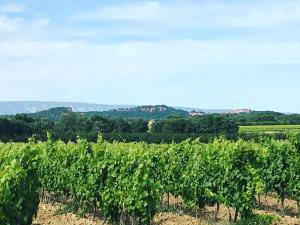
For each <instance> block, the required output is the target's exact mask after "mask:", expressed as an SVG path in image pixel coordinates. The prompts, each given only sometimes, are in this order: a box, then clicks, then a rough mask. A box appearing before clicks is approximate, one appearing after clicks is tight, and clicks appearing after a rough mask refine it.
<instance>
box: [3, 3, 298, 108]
mask: <svg viewBox="0 0 300 225" xmlns="http://www.w3.org/2000/svg"><path fill="white" fill-rule="evenodd" d="M299 99H300V0H248V1H247V0H245V1H240V0H194V1H187V0H185V1H183V0H182V1H180V0H178V1H176V0H175V1H171V0H166V1H163V0H162V1H141V0H139V1H127V0H119V1H116V0H111V1H99V0H75V1H74V0H63V1H62V0H51V1H50V0H49V1H41V0H26V1H25V0H23V1H22V0H10V1H7V0H0V100H1V101H5V100H42V101H81V102H92V103H103V104H104V103H106V104H167V105H173V106H191V107H199V108H241V107H247V108H252V109H256V110H277V111H284V112H299V113H300V104H299Z"/></svg>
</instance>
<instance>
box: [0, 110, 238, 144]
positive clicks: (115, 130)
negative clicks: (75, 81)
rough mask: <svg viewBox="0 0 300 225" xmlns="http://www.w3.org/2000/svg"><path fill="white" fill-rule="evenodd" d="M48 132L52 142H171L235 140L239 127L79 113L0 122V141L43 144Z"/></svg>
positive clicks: (206, 119) (205, 120) (202, 120)
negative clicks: (85, 140)
mask: <svg viewBox="0 0 300 225" xmlns="http://www.w3.org/2000/svg"><path fill="white" fill-rule="evenodd" d="M47 132H49V133H50V134H51V135H52V137H53V138H54V139H55V140H58V139H60V140H63V141H75V140H76V139H77V137H81V138H85V139H87V140H88V141H94V142H95V141H96V140H97V135H98V134H99V133H102V134H103V136H104V138H105V139H106V140H110V141H114V140H118V141H147V142H154V143H160V142H172V141H178V142H180V141H182V140H185V139H187V138H189V137H195V138H199V137H203V138H204V137H205V138H206V137H207V138H206V139H209V138H211V137H212V138H213V137H217V136H220V135H224V136H227V137H231V136H232V137H236V136H237V133H238V125H237V123H235V122H234V121H232V120H231V119H229V118H226V116H224V115H219V114H211V115H206V116H195V117H181V116H172V117H168V118H166V119H160V120H157V121H152V120H145V119H127V120H126V119H122V118H110V117H105V116H100V115H93V116H86V115H84V114H81V113H74V112H68V113H64V114H63V115H62V116H61V117H60V119H59V120H57V121H55V120H51V119H49V118H42V117H33V116H31V115H27V114H20V115H15V116H11V117H3V118H0V141H3V142H7V141H20V142H21V141H26V140H27V139H28V138H30V137H32V136H35V138H36V139H37V140H42V141H43V140H46V133H47Z"/></svg>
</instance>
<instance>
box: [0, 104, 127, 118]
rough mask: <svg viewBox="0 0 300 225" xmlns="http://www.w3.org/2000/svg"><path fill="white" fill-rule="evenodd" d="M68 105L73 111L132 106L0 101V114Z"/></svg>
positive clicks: (105, 109) (28, 111) (106, 109)
mask: <svg viewBox="0 0 300 225" xmlns="http://www.w3.org/2000/svg"><path fill="white" fill-rule="evenodd" d="M58 107H68V108H71V109H72V111H74V112H89V111H100V112H101V111H108V110H112V109H117V108H126V107H132V106H128V105H104V104H90V103H81V102H39V101H7V102H0V115H14V114H20V113H36V112H40V111H43V110H48V109H51V108H58Z"/></svg>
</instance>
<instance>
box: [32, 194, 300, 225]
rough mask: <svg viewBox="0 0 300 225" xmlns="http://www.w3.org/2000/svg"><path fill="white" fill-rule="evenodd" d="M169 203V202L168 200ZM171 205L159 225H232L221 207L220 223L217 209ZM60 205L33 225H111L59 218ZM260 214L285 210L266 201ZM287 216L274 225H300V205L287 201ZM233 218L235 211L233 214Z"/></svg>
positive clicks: (42, 211) (45, 209)
mask: <svg viewBox="0 0 300 225" xmlns="http://www.w3.org/2000/svg"><path fill="white" fill-rule="evenodd" d="M165 200H166V198H165ZM169 202H170V205H171V206H172V205H174V206H175V205H176V208H177V212H176V213H175V212H173V213H172V212H168V213H160V214H158V215H156V216H155V218H154V224H155V225H229V222H228V219H229V211H228V209H227V208H226V207H223V206H221V207H220V211H219V214H218V220H217V221H216V220H215V207H206V208H205V209H204V210H202V211H201V212H199V213H197V215H196V214H190V215H189V213H184V212H183V211H181V210H180V205H181V200H180V199H176V198H173V197H170V198H169ZM58 209H59V205H57V204H56V205H52V204H46V203H41V204H40V206H39V211H38V216H37V218H36V219H35V220H34V223H33V225H108V224H107V223H105V221H103V220H100V219H98V218H97V219H96V220H93V219H92V217H91V216H89V215H87V216H86V217H85V218H78V217H76V215H74V214H71V213H68V214H64V215H63V214H58V213H57V210H58ZM255 212H256V213H259V214H277V215H281V213H282V210H281V207H280V204H279V203H278V201H277V200H276V199H275V198H273V197H269V196H268V197H266V198H265V197H262V198H261V204H260V206H259V209H258V210H256V211H255ZM285 212H286V215H285V216H284V217H281V219H280V221H278V222H276V223H275V224H274V225H300V220H299V219H298V218H297V216H296V215H297V205H296V203H295V202H294V201H291V200H286V210H285ZM231 214H232V215H233V210H231Z"/></svg>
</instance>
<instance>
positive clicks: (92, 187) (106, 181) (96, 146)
mask: <svg viewBox="0 0 300 225" xmlns="http://www.w3.org/2000/svg"><path fill="white" fill-rule="evenodd" d="M299 147H300V145H299V143H298V142H297V139H296V138H295V137H293V136H291V137H290V138H289V140H288V141H275V140H272V139H264V140H261V141H260V142H259V143H255V142H252V141H242V140H238V141H236V142H233V141H228V140H225V139H222V138H221V139H216V140H214V141H213V142H211V143H209V144H203V143H201V142H199V141H198V140H196V141H190V140H187V141H184V142H182V143H180V144H175V143H172V144H146V143H120V142H114V143H108V142H105V141H103V139H102V137H101V136H99V138H98V141H97V143H90V142H88V141H86V140H82V139H78V141H77V142H76V143H73V142H69V143H67V144H65V143H63V142H60V141H52V140H51V138H50V137H49V138H48V140H47V141H46V142H38V143H36V142H35V141H34V140H29V142H28V143H21V144H20V143H6V144H0V159H1V161H0V171H1V172H0V224H1V225H30V224H32V220H33V217H34V216H35V215H36V213H37V209H38V205H39V201H40V199H45V198H49V196H50V197H51V198H53V199H55V200H59V201H61V202H64V203H68V205H69V207H71V208H72V211H74V212H76V214H77V215H79V216H84V215H85V214H87V213H89V214H91V215H94V216H98V215H101V216H102V217H103V218H105V221H106V222H108V223H110V224H139V225H140V224H150V223H151V222H152V221H153V218H154V216H155V215H157V213H159V211H160V210H161V208H162V199H163V197H164V196H167V202H169V197H170V196H175V197H180V199H182V202H183V204H184V207H185V209H189V210H191V211H193V210H196V211H197V210H201V209H202V208H204V207H205V206H212V207H215V217H216V218H217V217H218V213H219V212H218V211H219V209H220V206H221V205H222V206H224V207H227V208H228V209H233V210H234V213H233V215H232V218H231V219H232V221H234V222H236V221H238V220H243V219H249V218H252V217H253V213H254V209H256V207H257V204H258V202H260V201H261V198H262V196H267V195H268V194H276V196H277V197H278V199H279V200H280V202H281V206H282V213H283V214H284V213H285V204H284V203H285V199H287V198H289V199H292V200H294V201H296V202H297V205H298V211H299V214H300V210H299V208H300V206H299V203H300V148H299ZM167 206H168V205H167ZM230 217H231V216H230Z"/></svg>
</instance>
